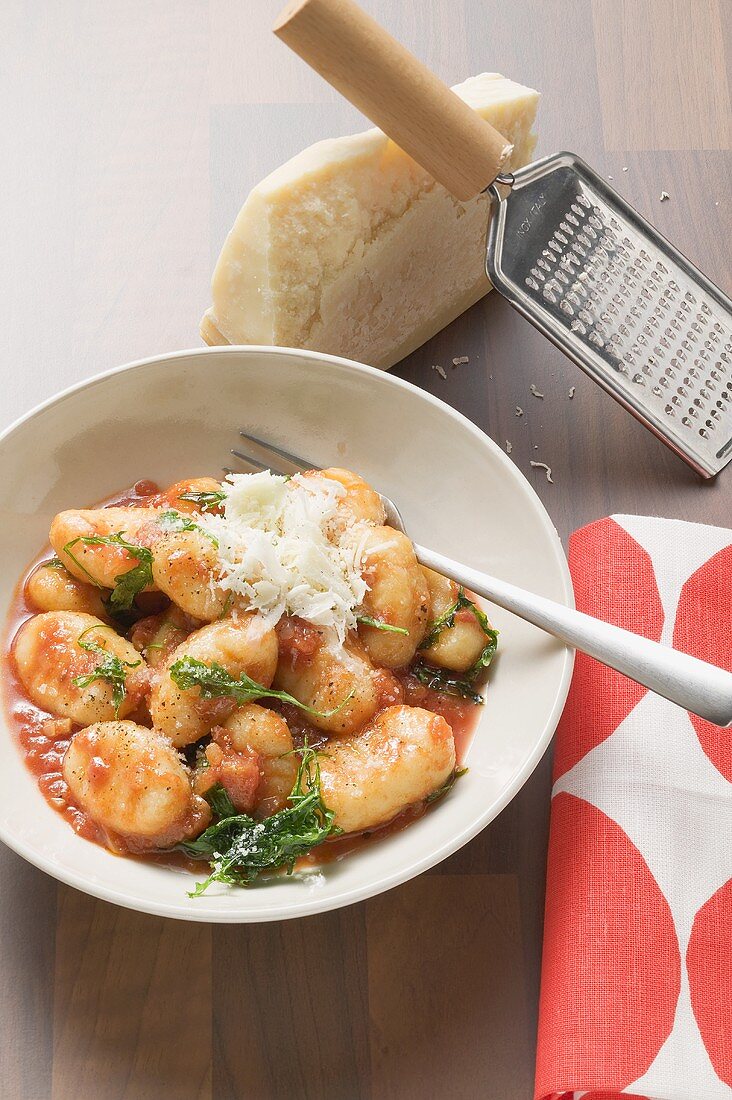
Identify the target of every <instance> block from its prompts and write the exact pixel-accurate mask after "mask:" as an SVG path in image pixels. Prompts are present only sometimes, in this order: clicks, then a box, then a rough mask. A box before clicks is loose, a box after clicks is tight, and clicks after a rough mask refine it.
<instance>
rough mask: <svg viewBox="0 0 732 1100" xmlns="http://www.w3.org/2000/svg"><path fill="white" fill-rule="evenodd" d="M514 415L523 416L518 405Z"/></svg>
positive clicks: (522, 411)
mask: <svg viewBox="0 0 732 1100" xmlns="http://www.w3.org/2000/svg"><path fill="white" fill-rule="evenodd" d="M514 415H515V416H523V415H524V410H523V409H522V408H521V406H520V405H517V406H516V412H515V414H514Z"/></svg>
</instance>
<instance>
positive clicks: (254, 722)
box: [222, 703, 298, 817]
mask: <svg viewBox="0 0 732 1100" xmlns="http://www.w3.org/2000/svg"><path fill="white" fill-rule="evenodd" d="M222 731H223V733H224V734H225V736H226V737H227V738H228V741H229V744H230V745H231V748H232V750H233V751H234V752H237V753H249V752H252V753H256V754H257V755H258V757H259V773H260V780H259V786H258V787H257V792H256V798H255V805H254V808H255V812H256V814H257V816H258V817H266V816H268V815H269V814H273V813H276V812H277V810H281V809H283V808H284V806H285V805H286V803H287V797H288V795H289V793H290V791H291V790H292V785H293V783H294V782H295V776H296V774H297V765H298V758H297V757H296V756H295V755H294V753H293V749H294V742H293V740H292V734H291V733H290V728H289V726H288V725H287V722H286V721H285V719H284V718H283V717H282V715H281V714H277V713H276V711H273V710H268V709H267V708H266V707H262V706H259V705H258V704H257V703H247V704H246V705H245V706H243V707H240V708H239V710H237V711H235V712H234V713H233V714H232V716H231V718H229V719H227V721H226V722H224V725H223V727H222Z"/></svg>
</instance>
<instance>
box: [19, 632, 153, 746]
mask: <svg viewBox="0 0 732 1100" xmlns="http://www.w3.org/2000/svg"><path fill="white" fill-rule="evenodd" d="M13 655H14V657H15V666H16V668H17V670H18V676H19V677H20V680H21V682H22V684H23V686H24V688H25V690H26V691H27V693H28V696H29V698H30V699H31V700H32V701H33V702H34V703H35V704H36V706H38V707H41V708H42V709H43V710H46V711H48V712H49V714H53V715H55V716H57V717H59V718H70V719H71V721H72V722H78V723H80V724H81V725H89V724H90V723H92V722H106V721H111V720H112V719H114V718H119V717H124V716H125V715H126V714H130V713H131V712H132V711H133V710H134V709H135V707H136V706H137V705H138V703H139V702H140V699H141V698H142V696H143V694H144V691H145V689H146V687H147V678H146V674H145V666H144V663H143V660H142V658H141V656H140V654H139V653H138V652H137V650H136V649H135V647H134V646H133V645H131V644H130V642H128V641H127V639H126V638H123V637H121V636H120V635H119V634H117V632H116V631H115V630H113V629H112V628H111V627H110V626H108V625H107V624H106V623H103V622H102V621H101V620H100V619H97V618H95V617H94V616H93V615H87V614H85V613H84V612H81V611H45V612H43V613H42V614H40V615H35V616H34V617H33V618H32V619H28V620H27V622H25V623H24V624H23V626H22V627H21V628H20V630H19V632H18V635H17V638H16V640H15V646H14V649H13ZM105 655H109V656H110V657H112V658H116V660H117V662H118V664H119V672H120V676H121V677H123V678H124V681H125V683H124V696H123V698H122V700H121V702H120V703H119V704H118V705H117V704H116V703H115V697H114V696H115V692H114V677H113V676H112V675H110V676H109V677H106V678H105V677H103V676H98V677H97V676H95V674H96V673H97V672H98V670H99V669H100V666H102V663H103V662H104V660H105Z"/></svg>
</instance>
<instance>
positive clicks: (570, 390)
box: [569, 386, 577, 401]
mask: <svg viewBox="0 0 732 1100" xmlns="http://www.w3.org/2000/svg"><path fill="white" fill-rule="evenodd" d="M576 389H577V387H576V386H570V387H569V400H570V401H571V400H572V398H573V397H574V391H575V390H576Z"/></svg>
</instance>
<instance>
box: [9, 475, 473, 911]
mask: <svg viewBox="0 0 732 1100" xmlns="http://www.w3.org/2000/svg"><path fill="white" fill-rule="evenodd" d="M324 482H325V483H327V484H323V483H324ZM316 483H317V484H316ZM333 483H335V485H337V486H338V487H339V488H338V489H335V487H334V484H333ZM316 490H318V491H316ZM49 541H50V544H51V547H52V549H53V552H54V554H55V559H53V560H51V561H47V562H42V563H41V565H40V566H38V567H37V568H35V569H34V570H33V572H32V573H31V574H30V576H29V577H28V579H27V581H26V583H25V586H24V588H23V590H22V592H21V593H20V594H19V597H18V599H19V608H18V610H19V611H20V612H21V613H22V614H21V621H22V625H21V626H20V629H19V630H17V632H16V635H15V638H14V640H13V643H12V647H11V653H12V661H11V665H12V667H13V668H14V670H15V672H17V678H18V681H19V684H20V688H21V689H22V696H23V697H24V699H25V703H24V704H21V705H19V706H16V707H15V709H14V717H15V720H16V721H17V723H18V725H19V726H20V732H21V737H20V741H21V744H22V745H23V747H24V751H25V752H26V755H27V760H28V764H29V766H30V767H31V768H32V769H33V771H34V772H35V774H36V775H38V776H39V785H40V787H41V789H42V791H43V792H44V794H45V796H46V797H47V799H48V800H49V802H50V803H51V804H52V805H53V806H55V807H56V808H59V809H61V810H62V811H63V812H64V813H65V814H66V816H67V817H68V818H69V819H70V820H71V821H72V822H73V824H74V827H75V828H76V829H77V831H78V832H80V834H81V835H83V836H89V837H94V838H95V839H97V840H98V841H99V842H102V843H105V844H106V845H107V846H108V847H109V848H111V849H112V850H113V851H115V852H120V853H134V854H137V855H147V856H153V855H154V857H155V859H156V860H158V861H160V860H161V858H162V857H163V856H164V858H165V860H166V861H170V862H180V861H181V860H183V861H184V865H185V866H186V868H187V869H189V870H193V869H194V866H193V865H192V862H191V861H195V867H197V868H204V874H203V876H202V877H203V878H204V879H206V881H205V882H204V883H200V884H198V885H197V886H196V890H195V893H200V892H203V890H204V889H205V888H206V887H207V886H208V884H209V883H210V882H211V881H217V882H220V883H225V884H227V885H247V886H248V885H251V883H252V882H253V880H254V879H255V878H256V876H257V875H259V874H260V873H262V872H267V871H276V870H282V869H283V868H287V869H290V870H291V869H297V868H298V867H299V863H298V861H299V859H300V857H302V856H306V855H308V854H309V853H310V852H311V850H313V849H318V846H320V845H323V844H324V843H325V842H326V841H334V842H335V846H334V847H331V848H330V854H331V856H333V855H334V854H336V855H342V854H343V853H344V852H345V851H350V850H351V849H352V848H353V847H354V844H358V845H360V844H362V843H370V841H368V840H367V839H366V836H371V835H372V833H374V830H376V831H377V833H376V834H375V835H378V830H379V829H381V827H382V826H386V825H388V824H389V823H390V822H393V821H394V820H395V819H400V815H402V814H403V815H404V817H403V818H402V819H401V820H400V821H399V824H406V821H407V819H410V820H411V818H412V817H414V816H415V814H416V813H419V812H421V810H422V808H424V807H426V805H427V803H428V802H431V801H433V800H434V798H436V797H438V796H442V795H443V794H444V793H445V792H446V791H447V790H449V789H450V787H451V786H452V783H453V782H454V779H455V776H456V774H457V771H456V762H457V759H458V756H459V753H458V750H457V749H456V735H458V734H459V735H460V738H459V743H460V744H462V739H463V738H464V737H465V735H466V733H467V730H468V726H469V714H470V713H471V712H475V700H476V698H479V696H477V694H476V690H475V680H476V678H477V676H478V675H479V673H480V669H481V668H482V667H483V666H484V665H485V664H487V662H488V659H489V658H490V656H491V654H492V649H491V646H492V645H493V644H494V642H495V638H494V637H493V634H492V632H490V631H489V630H488V627H487V625H486V620H485V617H484V616H482V613H480V615H481V617H478V616H476V614H474V613H473V609H474V606H475V605H471V603H470V602H469V601H468V600H467V599H466V598H465V597H464V595H461V603H460V607H459V608H458V609H457V610H456V609H455V604H456V601H457V600H458V595H459V594H460V590H459V589H458V586H457V585H456V584H454V583H453V582H452V581H449V580H447V579H446V578H444V577H441V576H439V575H438V574H436V573H433V572H432V571H431V570H429V569H424V568H423V567H422V566H421V565H420V564H419V562H418V560H417V556H416V554H415V550H414V547H413V545H412V543H411V542H410V540H409V538H408V537H407V536H406V535H405V534H404V533H403V532H401V531H397V530H395V529H393V528H392V527H390V526H388V525H387V524H386V516H385V510H384V505H383V503H382V499H381V497H380V495H379V493H378V492H377V491H376V490H375V489H374V488H373V487H372V486H371V485H369V484H368V482H366V481H365V480H364V479H363V478H362V477H361V476H360V475H359V474H356V473H354V472H353V471H351V470H345V469H341V468H340V467H330V468H327V469H325V470H309V471H306V472H305V473H304V474H303V475H302V477H293V478H286V477H283V476H281V475H273V474H272V473H270V472H268V471H266V470H265V471H262V472H261V473H258V474H252V475H246V474H241V475H230V476H228V477H227V478H226V479H225V480H224V481H223V482H222V481H218V480H217V479H215V478H212V477H200V478H186V479H184V480H180V481H176V482H175V484H173V485H171V486H169V487H168V488H163V489H158V487H157V486H156V485H154V483H153V482H149V481H146V480H140V481H138V482H137V483H136V484H135V486H134V488H133V489H132V490H131V491H128V492H127V493H126V494H123V495H122V496H120V497H119V498H118V502H117V503H115V504H111V505H109V506H106V507H96V508H82V509H79V508H72V509H68V510H66V511H63V512H60V513H59V514H58V515H57V516H56V517H55V518H54V519H53V521H52V523H51V529H50V535H49ZM463 605H464V606H463ZM451 609H452V611H455V613H454V614H452V613H451ZM16 621H17V620H16ZM488 635H490V639H489V641H488V644H487V642H486V639H487V637H488ZM427 641H429V643H430V644H429V646H428V647H426V642H427ZM479 658H481V659H480V660H479ZM450 696H458V698H457V699H456V698H451V697H450ZM410 701H411V702H417V701H418V702H419V704H420V705H419V706H412V705H407V704H408V703H409V702H410ZM61 761H62V763H61ZM59 769H61V771H62V774H59ZM405 811H409V812H408V813H407V812H405ZM341 833H343V834H346V835H347V834H366V836H365V837H364V838H362V839H359V840H358V841H354V840H353V839H352V838H351V839H349V841H348V846H347V847H346V848H343V847H342V846H341V847H339V843H338V839H337V838H338V836H340V835H341ZM321 851H322V849H321ZM207 875H208V876H209V877H208V878H207V877H206V876H207Z"/></svg>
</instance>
